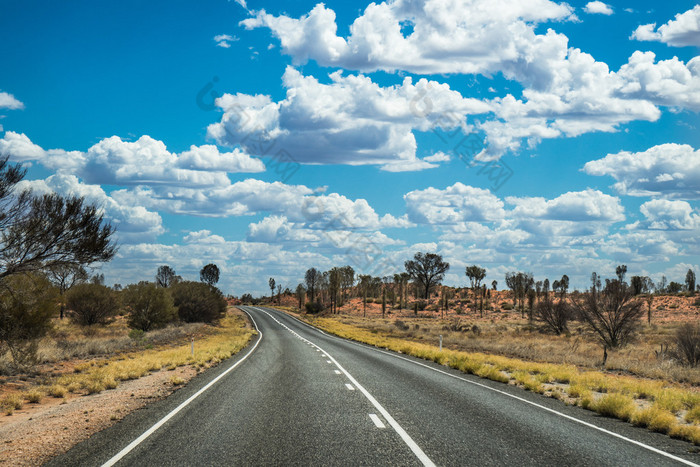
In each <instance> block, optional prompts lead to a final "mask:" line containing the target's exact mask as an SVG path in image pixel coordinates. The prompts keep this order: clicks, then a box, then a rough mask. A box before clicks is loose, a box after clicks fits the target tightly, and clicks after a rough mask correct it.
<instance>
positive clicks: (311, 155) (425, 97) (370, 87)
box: [208, 67, 490, 171]
mask: <svg viewBox="0 0 700 467" xmlns="http://www.w3.org/2000/svg"><path fill="white" fill-rule="evenodd" d="M330 78H331V83H330V84H323V83H320V82H319V81H318V80H317V79H315V78H313V77H310V76H303V75H302V74H301V73H299V72H298V71H297V70H295V69H294V68H291V67H289V68H287V70H286V71H285V73H284V77H283V84H284V86H285V88H287V96H286V98H285V99H284V100H282V101H279V102H273V101H272V100H271V99H270V98H269V97H268V96H260V95H256V96H250V95H244V94H236V95H231V94H225V95H224V96H222V97H221V98H219V99H217V101H216V102H217V105H218V106H219V107H221V109H223V111H224V115H223V117H222V119H221V121H220V122H219V123H215V124H212V125H210V126H209V129H208V134H209V136H211V137H213V138H215V139H216V140H217V141H218V142H219V143H220V144H226V145H229V146H234V145H240V146H242V147H243V148H244V149H245V150H246V151H247V152H249V153H251V154H255V155H273V157H276V156H279V155H282V154H286V155H288V157H289V159H290V160H293V161H295V162H298V163H308V164H350V165H361V164H377V165H381V166H382V167H383V168H384V169H385V170H389V171H401V170H403V171H405V170H421V169H425V168H431V167H434V166H435V164H433V163H431V162H430V161H425V160H420V159H417V158H416V156H415V152H416V140H415V137H414V135H413V133H412V130H414V129H415V130H422V131H427V130H430V129H432V128H434V127H443V126H444V127H445V128H446V129H447V128H450V129H451V128H462V129H463V130H464V131H468V127H467V125H466V116H467V115H470V114H475V113H483V112H487V111H488V110H489V108H490V107H489V105H487V104H485V103H482V102H480V101H478V100H476V99H466V98H463V97H462V96H461V95H460V94H459V93H458V92H456V91H453V90H451V89H450V88H449V86H447V85H444V84H439V83H437V82H435V81H428V80H426V79H421V80H419V81H418V82H417V83H415V84H414V83H413V81H412V79H411V78H406V79H404V81H403V83H402V84H401V85H399V86H391V87H380V86H378V85H377V84H375V83H373V82H372V80H371V79H370V78H367V77H365V76H361V75H360V76H352V75H351V76H343V75H342V74H341V72H335V73H332V74H331V75H330ZM446 113H451V114H456V115H459V116H460V118H459V119H458V120H457V121H450V122H446V121H445V119H444V115H445V114H446Z"/></svg>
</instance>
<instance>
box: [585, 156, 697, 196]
mask: <svg viewBox="0 0 700 467" xmlns="http://www.w3.org/2000/svg"><path fill="white" fill-rule="evenodd" d="M583 170H584V171H585V172H586V173H587V174H589V175H599V176H602V175H609V176H611V177H613V178H614V179H615V180H616V181H617V183H615V184H614V185H613V186H614V188H615V190H616V191H618V192H619V193H621V194H625V195H630V196H667V197H672V198H685V199H700V151H698V150H695V149H693V148H692V147H691V146H689V145H687V144H675V143H668V144H661V145H658V146H654V147H652V148H649V149H647V150H646V151H643V152H637V153H631V152H627V151H622V152H619V153H616V154H608V155H607V156H605V157H604V158H603V159H598V160H594V161H590V162H587V163H586V164H585V165H584V167H583Z"/></svg>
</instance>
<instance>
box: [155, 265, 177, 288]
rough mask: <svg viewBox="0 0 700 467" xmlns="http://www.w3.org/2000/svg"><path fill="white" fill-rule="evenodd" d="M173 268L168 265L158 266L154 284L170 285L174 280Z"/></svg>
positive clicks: (159, 285) (160, 285)
mask: <svg viewBox="0 0 700 467" xmlns="http://www.w3.org/2000/svg"><path fill="white" fill-rule="evenodd" d="M175 277H176V275H175V270H174V269H173V268H171V267H170V266H168V265H163V266H159V267H158V271H156V285H157V286H158V287H170V286H171V285H172V284H173V283H174V282H175Z"/></svg>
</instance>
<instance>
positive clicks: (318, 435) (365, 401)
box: [49, 307, 700, 466]
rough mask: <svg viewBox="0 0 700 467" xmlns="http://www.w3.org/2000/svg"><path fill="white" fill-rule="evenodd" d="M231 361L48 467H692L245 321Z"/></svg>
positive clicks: (338, 347) (619, 432)
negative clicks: (247, 337) (247, 329)
mask: <svg viewBox="0 0 700 467" xmlns="http://www.w3.org/2000/svg"><path fill="white" fill-rule="evenodd" d="M243 308H244V310H245V311H246V312H247V313H249V314H250V316H251V317H252V319H253V320H254V322H255V325H256V326H257V328H258V329H259V331H260V335H259V336H258V338H257V339H256V340H255V341H253V342H252V343H251V345H250V346H249V347H248V348H247V349H244V350H243V351H242V352H240V353H239V354H238V355H237V356H236V357H234V358H233V359H230V360H229V361H227V362H226V363H224V364H222V365H220V366H219V367H217V368H216V369H213V370H210V371H207V372H206V373H204V374H202V375H200V376H199V377H197V378H196V379H194V380H193V381H192V382H191V383H190V384H188V385H187V387H185V388H183V389H181V390H179V391H177V392H176V393H175V394H173V395H172V396H170V397H169V398H167V399H166V400H164V401H160V402H158V403H156V404H153V405H152V406H149V407H148V408H147V409H144V410H140V411H137V412H135V413H133V414H131V415H129V416H128V417H126V418H125V419H124V420H122V421H121V422H119V423H118V424H116V425H114V426H113V427H111V428H109V429H107V430H104V431H102V432H100V433H98V434H97V435H95V436H93V437H92V438H91V439H89V440H87V441H85V442H83V443H81V444H79V445H77V446H76V447H74V448H73V449H72V450H71V451H69V452H68V453H66V454H65V455H63V456H60V457H57V458H55V459H54V460H53V461H51V462H50V463H49V465H71V466H74V465H90V466H94V465H119V466H127V465H134V466H137V465H138V466H142V465H147V466H155V465H173V466H182V465H343V466H345V465H505V464H510V465H537V466H542V465H571V466H573V465H591V466H603V465H611V466H625V465H629V466H641V465H653V466H662V465H683V464H686V465H693V463H700V455H699V454H696V453H694V452H695V451H696V450H695V449H694V448H693V447H692V446H691V445H690V444H688V443H685V442H681V441H677V440H672V439H670V438H668V437H667V436H665V435H660V434H655V433H650V432H648V431H646V430H643V429H638V428H634V427H632V426H630V425H629V424H626V423H623V422H619V421H616V420H612V419H607V418H603V417H600V416H597V415H595V414H593V413H591V412H588V411H585V410H583V409H580V408H577V407H568V406H565V405H564V404H563V403H561V402H559V401H556V400H553V399H549V398H545V397H542V396H539V395H537V394H532V393H529V392H526V391H523V390H520V389H518V388H515V387H512V386H507V385H504V384H499V383H494V382H490V381H486V380H482V379H480V378H476V377H473V376H470V375H464V374H461V373H459V372H456V371H453V370H450V369H446V368H444V367H441V366H439V365H435V364H432V363H429V362H425V361H422V360H418V359H414V358H410V357H405V356H403V355H398V354H394V353H391V352H386V351H382V350H379V349H375V348H372V347H369V346H365V345H361V344H357V343H353V342H349V341H346V340H343V339H339V338H337V337H333V336H329V335H326V334H325V333H322V332H321V331H319V330H316V329H314V328H312V327H310V326H308V325H306V324H304V323H301V322H299V321H297V320H295V319H294V318H292V317H289V316H287V315H285V314H283V313H281V312H278V311H274V310H270V309H266V308H258V307H243Z"/></svg>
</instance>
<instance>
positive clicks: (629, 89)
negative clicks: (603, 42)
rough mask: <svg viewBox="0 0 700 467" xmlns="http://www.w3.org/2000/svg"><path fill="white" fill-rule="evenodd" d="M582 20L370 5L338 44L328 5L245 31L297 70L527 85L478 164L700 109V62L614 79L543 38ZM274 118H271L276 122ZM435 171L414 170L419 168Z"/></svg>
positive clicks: (485, 3) (487, 7)
mask: <svg viewBox="0 0 700 467" xmlns="http://www.w3.org/2000/svg"><path fill="white" fill-rule="evenodd" d="M587 9H588V10H589V11H590V12H594V11H595V12H607V11H608V9H609V7H607V5H605V4H603V3H602V2H590V3H589V4H588V5H587ZM573 18H574V16H573V12H572V9H571V7H569V6H568V5H566V4H558V3H554V2H550V1H547V0H527V1H515V0H503V1H499V2H492V1H490V0H461V1H458V0H454V1H451V2H443V1H438V0H425V1H423V2H409V1H402V0H397V1H392V2H383V3H379V4H374V3H373V4H371V5H369V6H368V7H367V8H366V10H365V11H364V13H363V14H362V15H361V16H359V17H358V18H357V19H356V20H355V21H354V23H353V24H352V26H351V27H350V34H349V36H348V37H346V38H343V37H339V36H338V35H337V24H336V22H335V12H334V11H333V10H331V9H328V8H326V7H325V6H323V5H322V4H319V5H317V6H316V7H315V8H314V9H313V10H311V11H310V12H309V13H308V14H307V15H305V16H303V17H301V18H299V19H294V18H291V17H288V16H285V15H281V16H273V15H270V14H268V13H266V12H264V11H259V12H256V13H255V14H254V16H253V17H252V18H248V19H246V20H244V21H243V22H242V24H243V25H244V26H245V27H247V28H257V27H266V28H269V29H270V30H271V31H272V33H273V34H274V35H275V36H277V37H278V38H279V40H280V42H281V44H282V50H283V51H284V52H285V53H287V54H289V55H291V56H292V57H293V59H294V61H295V63H304V62H306V61H308V60H315V61H316V62H318V63H319V64H321V65H325V66H341V67H344V68H348V69H356V70H362V71H376V70H386V71H409V72H414V73H422V74H438V73H461V74H481V75H486V76H491V75H493V74H496V73H502V74H503V75H504V76H505V77H506V78H507V79H511V80H515V81H518V82H519V83H521V84H522V85H523V86H524V90H523V92H522V96H517V97H516V96H513V95H510V94H508V95H506V96H500V97H497V98H496V99H494V100H493V101H491V102H490V103H491V104H492V106H493V107H492V110H493V112H494V114H495V118H493V119H486V120H485V121H482V123H481V125H479V128H480V129H481V130H482V131H484V132H485V133H486V140H487V143H488V144H487V146H486V147H485V148H484V150H483V151H482V152H481V153H480V154H479V155H478V156H477V159H479V160H492V159H496V158H498V157H500V156H502V155H503V154H504V153H505V152H507V151H517V150H519V148H520V147H521V144H522V142H523V141H527V142H528V144H529V145H530V146H533V145H535V144H537V143H538V142H539V141H540V140H542V139H545V138H557V137H561V136H567V137H575V136H578V135H581V134H584V133H588V132H598V131H604V132H612V131H617V130H618V129H619V127H620V125H622V124H625V123H628V122H631V121H636V120H644V121H655V120H657V119H658V118H659V116H660V114H661V112H660V110H659V109H658V106H672V107H677V108H688V109H691V110H698V109H700V59H693V60H691V61H689V62H688V63H687V64H686V63H683V62H681V61H680V60H678V59H675V58H674V59H671V60H664V61H659V62H655V56H654V55H653V54H651V53H646V54H643V53H641V52H638V53H635V54H633V55H632V56H631V57H630V59H629V62H628V63H627V64H626V65H625V66H623V67H622V68H621V69H620V70H619V71H618V72H615V71H611V70H610V69H609V68H608V66H607V65H606V64H605V63H603V62H598V61H596V60H595V59H594V58H593V57H592V56H590V55H589V54H586V53H584V52H581V51H580V50H579V49H576V48H572V47H569V44H568V38H567V37H566V36H565V35H563V34H559V33H556V32H555V31H553V30H552V29H548V30H547V31H546V33H536V30H537V28H538V26H539V25H540V24H542V23H545V22H551V21H562V20H567V19H573ZM406 25H409V26H410V27H408V28H406ZM268 110H269V111H268V112H266V113H265V116H266V117H270V118H271V117H273V116H274V115H273V113H274V112H273V111H272V109H268ZM261 114H262V112H261ZM405 136H406V137H405V138H403V142H404V144H400V143H399V144H396V145H394V149H396V150H398V151H400V150H403V151H404V153H406V151H408V152H409V153H412V152H413V151H412V146H414V145H415V142H414V140H413V138H412V137H410V136H408V135H405ZM397 138H398V137H397ZM381 141H387V137H385V138H382V139H381ZM363 149H366V148H363ZM430 163H431V162H430V161H426V160H422V161H419V160H416V159H413V162H411V164H412V165H413V166H414V167H416V168H427V167H428V164H430ZM387 169H388V170H392V169H391V166H388V167H387Z"/></svg>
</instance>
